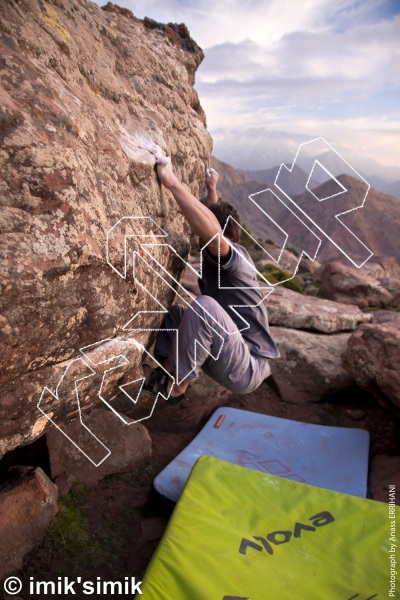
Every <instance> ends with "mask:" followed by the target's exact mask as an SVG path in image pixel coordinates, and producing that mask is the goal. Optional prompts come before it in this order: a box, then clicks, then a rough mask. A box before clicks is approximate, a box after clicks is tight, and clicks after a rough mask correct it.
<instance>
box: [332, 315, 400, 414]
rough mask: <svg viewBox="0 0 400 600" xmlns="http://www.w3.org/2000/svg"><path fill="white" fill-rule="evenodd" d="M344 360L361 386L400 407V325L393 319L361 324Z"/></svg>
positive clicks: (380, 398) (377, 396) (344, 364)
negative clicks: (391, 320)
mask: <svg viewBox="0 0 400 600" xmlns="http://www.w3.org/2000/svg"><path fill="white" fill-rule="evenodd" d="M342 362H343V366H344V368H345V369H346V371H348V373H350V375H351V376H352V377H354V379H355V381H356V382H357V384H358V385H359V386H360V387H362V388H365V389H367V390H368V391H369V392H371V393H372V394H374V395H375V396H376V398H377V399H378V400H379V401H380V402H382V403H383V404H384V405H386V406H387V404H388V400H390V401H392V402H393V403H394V404H395V405H396V406H398V407H400V329H399V328H398V327H396V326H394V324H393V322H388V323H382V324H380V323H373V324H370V325H360V327H358V329H356V331H354V333H352V335H351V337H350V338H349V342H348V346H347V348H346V351H345V352H344V353H343V356H342Z"/></svg>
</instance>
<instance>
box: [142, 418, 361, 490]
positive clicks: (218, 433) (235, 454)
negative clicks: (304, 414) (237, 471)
mask: <svg viewBox="0 0 400 600" xmlns="http://www.w3.org/2000/svg"><path fill="white" fill-rule="evenodd" d="M368 450H369V433H368V432H367V431H365V430H362V429H352V428H351V429H350V428H345V427H328V426H325V425H312V424H309V423H300V422H298V421H291V420H288V419H281V418H278V417H270V416H267V415H261V414H258V413H254V412H249V411H246V410H239V409H237V408H226V407H223V408H219V409H218V410H217V411H216V412H215V413H214V414H213V415H212V417H211V418H210V419H209V421H208V422H207V424H206V425H205V426H204V427H203V429H202V430H201V431H200V433H199V434H198V435H197V437H196V438H195V439H194V440H193V441H192V442H191V443H190V444H189V445H188V446H187V447H186V448H185V449H184V450H183V451H182V452H181V453H180V454H179V455H178V456H177V457H176V458H175V459H174V460H173V461H172V462H171V463H170V464H169V465H167V467H166V468H165V469H164V470H163V471H162V472H161V473H160V474H159V475H158V476H157V477H156V478H155V480H154V484H153V485H154V489H155V490H156V492H158V494H160V495H161V496H162V497H164V498H167V499H168V500H171V501H173V502H176V501H177V500H178V498H179V496H180V494H181V492H182V489H183V486H184V485H185V483H186V480H187V478H188V476H189V473H190V470H191V468H192V467H193V465H194V463H195V462H196V460H197V459H198V458H199V457H200V456H202V455H203V454H208V455H210V456H215V457H217V458H221V459H222V460H226V461H228V462H232V463H235V464H238V465H242V466H245V467H248V468H250V469H254V470H257V471H262V472H263V473H269V474H271V475H277V476H279V477H284V478H285V479H290V480H292V481H297V482H299V483H309V484H311V485H316V486H318V487H322V488H326V489H330V490H335V491H338V492H344V493H346V494H352V495H354V496H361V497H364V498H365V496H366V491H367V476H368Z"/></svg>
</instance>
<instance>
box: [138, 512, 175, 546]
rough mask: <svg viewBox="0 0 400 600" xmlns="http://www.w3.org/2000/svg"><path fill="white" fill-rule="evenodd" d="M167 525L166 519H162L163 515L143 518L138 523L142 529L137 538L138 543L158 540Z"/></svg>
mask: <svg viewBox="0 0 400 600" xmlns="http://www.w3.org/2000/svg"><path fill="white" fill-rule="evenodd" d="M167 525H168V519H164V518H163V517H150V518H148V519H144V520H143V521H142V522H141V523H140V528H141V530H142V531H141V535H140V538H139V544H146V543H147V542H154V541H155V540H160V539H161V538H162V536H163V534H164V531H165V528H166V526H167Z"/></svg>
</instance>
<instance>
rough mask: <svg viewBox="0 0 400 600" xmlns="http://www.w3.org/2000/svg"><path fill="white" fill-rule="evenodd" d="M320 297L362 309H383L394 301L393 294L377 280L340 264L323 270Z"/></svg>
mask: <svg viewBox="0 0 400 600" xmlns="http://www.w3.org/2000/svg"><path fill="white" fill-rule="evenodd" d="M318 295H319V296H321V297H322V298H328V299H329V300H335V301H336V302H344V303H345V304H357V306H359V307H360V308H363V307H365V306H375V307H383V306H387V305H388V304H390V302H391V300H392V296H391V294H390V293H389V292H388V291H387V290H386V289H385V288H384V287H382V285H381V284H380V283H379V281H378V280H377V279H375V278H374V277H371V276H370V275H366V274H364V273H363V272H362V270H358V269H353V268H352V267H348V266H347V265H343V264H341V263H339V262H333V263H328V264H327V265H325V266H324V268H323V269H322V272H321V286H320V288H319V290H318Z"/></svg>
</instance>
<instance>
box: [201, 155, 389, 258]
mask: <svg viewBox="0 0 400 600" xmlns="http://www.w3.org/2000/svg"><path fill="white" fill-rule="evenodd" d="M211 165H212V166H213V167H214V168H215V169H216V170H217V171H218V173H219V180H218V193H219V195H220V196H221V197H222V198H223V200H226V201H227V202H229V203H231V204H232V205H233V206H234V207H235V208H236V209H237V211H238V213H239V215H240V217H241V222H242V223H243V224H245V225H246V227H247V228H248V229H249V230H250V232H251V233H252V235H253V236H254V237H255V238H257V239H260V240H262V241H264V242H265V241H267V240H269V239H270V240H273V241H274V242H275V243H276V244H277V245H279V246H280V245H282V244H283V243H284V241H285V236H284V235H282V233H280V234H279V232H278V235H277V228H276V225H274V224H272V223H271V222H270V221H269V220H268V218H267V217H266V216H265V215H264V214H263V213H262V212H261V211H260V209H259V208H258V207H257V206H256V205H255V204H254V203H253V202H252V201H251V200H250V199H249V196H250V195H251V194H257V193H258V192H261V191H263V190H266V189H270V190H272V191H273V192H275V193H277V194H278V195H280V197H282V198H283V199H284V200H285V198H284V196H283V194H281V193H280V192H279V190H278V189H277V188H276V187H275V186H274V181H275V177H276V173H277V172H278V169H279V167H276V168H275V169H266V170H263V171H256V172H248V171H247V172H246V173H247V175H251V178H250V177H249V176H247V175H246V174H244V173H243V172H239V171H238V170H237V169H235V168H233V167H231V166H230V165H228V164H226V163H223V162H222V161H220V160H218V159H217V158H215V157H212V160H211ZM294 169H295V170H296V172H294V175H295V176H294V177H293V176H292V177H289V176H288V175H289V173H288V171H286V170H283V175H284V177H283V181H284V185H283V186H281V187H284V188H285V190H286V191H287V193H288V194H289V196H290V197H291V198H292V199H293V200H295V202H296V204H297V206H298V207H300V208H301V209H303V210H305V211H306V212H308V211H309V209H312V210H311V212H312V215H313V221H314V223H316V224H317V225H318V226H319V227H320V228H321V229H322V231H324V232H326V233H327V234H328V235H329V237H331V238H332V239H333V240H334V242H335V243H336V245H337V246H339V248H342V249H343V248H350V249H351V250H350V251H349V252H350V254H351V255H352V256H353V257H354V255H357V256H356V259H357V260H359V261H361V258H360V257H362V256H363V255H364V254H363V253H364V249H363V248H362V247H360V244H359V242H358V241H357V238H358V240H360V241H361V242H362V243H363V244H364V245H365V246H367V247H368V249H369V250H371V251H372V252H373V254H374V255H375V256H379V257H382V256H397V257H398V258H400V244H399V231H400V202H399V200H398V199H397V198H395V197H393V196H389V195H387V194H382V193H380V192H378V191H376V190H374V189H370V190H369V192H368V195H367V197H366V200H365V203H364V205H363V206H362V207H361V208H359V209H357V210H353V211H351V212H348V214H346V215H343V216H342V217H341V218H340V220H341V221H342V222H339V221H338V220H337V219H333V218H332V215H334V214H337V213H339V212H343V210H344V208H343V207H345V209H346V210H349V208H354V207H355V206H357V205H361V204H362V202H363V199H364V196H365V191H366V188H365V185H363V183H362V181H359V180H358V179H356V178H354V177H351V176H350V175H347V174H342V175H339V176H338V177H336V181H335V180H329V181H325V182H323V183H318V182H317V181H314V182H313V185H312V186H310V189H311V190H312V193H313V194H315V196H317V197H318V198H321V199H324V198H325V199H326V200H324V201H320V200H318V199H317V198H315V197H314V198H313V197H312V195H311V194H310V192H309V191H307V190H306V189H305V182H307V178H308V175H307V174H306V173H305V172H304V171H302V169H300V168H299V167H297V166H295V167H294ZM255 178H257V179H255ZM290 186H291V187H290ZM341 188H342V189H341ZM343 189H345V190H347V195H346V196H343V195H340V193H338V192H341V191H343ZM267 197H268V194H267V195H265V194H264V195H262V194H260V195H259V196H255V197H254V198H255V199H256V200H257V201H258V198H260V199H261V200H262V201H263V202H264V204H265V201H266V200H267ZM328 198H329V199H328ZM285 203H286V204H287V205H289V207H290V208H291V209H294V212H295V213H296V214H297V216H298V217H299V218H300V219H301V220H302V221H303V222H304V223H305V224H306V225H307V227H309V228H310V229H311V230H312V231H313V232H314V233H315V234H316V235H317V236H318V237H319V238H320V239H321V240H322V244H321V247H320V249H319V252H318V256H317V258H318V260H319V261H321V260H324V261H325V260H333V259H338V258H342V257H343V254H342V252H341V251H340V250H339V249H338V248H337V247H336V246H335V244H333V243H332V242H330V241H329V240H328V239H327V238H326V235H324V234H322V233H321V231H320V229H318V227H316V226H315V225H313V224H312V223H311V222H310V221H309V220H308V219H307V218H306V217H304V215H303V213H302V212H301V211H299V210H298V209H297V210H296V207H294V206H293V205H292V203H291V202H290V201H286V202H285ZM328 203H329V204H328ZM268 214H270V212H269V211H268ZM274 214H275V217H274V219H275V221H276V223H277V224H278V225H279V226H280V227H281V228H282V229H283V230H284V231H285V221H286V217H287V215H288V214H289V213H288V211H287V210H286V209H285V207H284V206H283V204H282V205H281V208H279V207H278V208H276V209H275V212H274ZM294 222H295V224H296V223H297V225H295V226H294V229H293V226H292V229H291V235H290V239H289V240H288V241H287V247H292V248H295V249H296V250H297V251H298V252H300V251H301V250H302V248H303V246H304V244H305V241H304V235H305V232H306V230H305V228H304V227H303V226H302V225H301V223H300V221H299V220H298V219H294ZM342 223H344V225H345V226H344V225H343V224H342ZM346 227H347V228H348V229H347V228H346ZM348 230H350V232H352V233H353V235H351V233H349V231H348ZM308 235H309V234H308ZM354 236H356V238H355V239H354ZM365 252H366V251H365Z"/></svg>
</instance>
